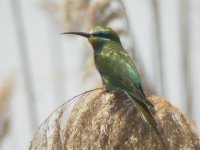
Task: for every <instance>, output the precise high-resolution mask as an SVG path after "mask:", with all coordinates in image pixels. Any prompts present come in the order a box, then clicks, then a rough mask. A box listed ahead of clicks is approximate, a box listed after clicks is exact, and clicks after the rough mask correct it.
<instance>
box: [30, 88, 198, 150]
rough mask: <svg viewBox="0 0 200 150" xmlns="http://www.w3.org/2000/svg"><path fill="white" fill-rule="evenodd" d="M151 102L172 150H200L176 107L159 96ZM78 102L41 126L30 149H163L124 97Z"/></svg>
mask: <svg viewBox="0 0 200 150" xmlns="http://www.w3.org/2000/svg"><path fill="white" fill-rule="evenodd" d="M148 99H149V100H150V101H151V102H152V103H153V104H154V105H155V110H154V113H153V114H154V117H155V118H156V120H157V123H158V127H159V130H160V132H161V133H162V137H163V139H164V140H165V143H166V144H167V145H168V146H169V149H170V150H178V149H184V150H185V149H187V150H188V149H200V140H199V137H198V135H197V130H196V128H195V127H194V125H193V124H192V123H191V122H189V120H188V119H187V118H186V117H185V116H184V115H183V114H182V113H181V112H180V111H179V110H178V109H177V108H176V107H174V106H172V105H171V104H170V103H169V102H168V101H166V100H164V99H162V98H160V97H157V96H148ZM74 101H76V102H74V103H73V105H74V106H73V107H70V106H69V104H68V103H65V104H64V105H62V106H61V107H60V108H58V109H57V110H56V111H55V112H54V113H53V114H52V115H51V116H50V117H49V118H48V119H47V120H46V121H45V122H44V123H43V124H42V125H41V127H40V128H39V130H38V131H37V133H36V135H35V137H34V138H33V140H32V141H31V144H30V147H29V149H45V148H46V149H142V150H143V149H144V150H146V149H153V150H154V149H162V148H163V147H162V145H161V142H160V140H159V137H158V135H157V134H156V132H155V131H154V130H153V129H152V128H150V127H149V126H148V125H147V124H145V123H144V121H143V120H142V119H141V118H140V117H139V116H138V114H137V111H136V109H135V107H134V105H133V103H132V102H131V100H130V99H128V98H127V96H125V95H124V94H122V93H120V92H116V93H107V92H105V91H104V90H96V91H92V92H89V93H87V94H84V95H82V96H79V97H78V98H76V99H74ZM70 105H72V104H70ZM68 108H71V109H72V110H71V111H69V110H68Z"/></svg>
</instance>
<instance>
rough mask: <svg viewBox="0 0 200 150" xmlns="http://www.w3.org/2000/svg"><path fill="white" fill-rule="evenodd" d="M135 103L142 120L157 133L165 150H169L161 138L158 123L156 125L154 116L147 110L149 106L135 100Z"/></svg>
mask: <svg viewBox="0 0 200 150" xmlns="http://www.w3.org/2000/svg"><path fill="white" fill-rule="evenodd" d="M133 102H134V104H135V107H136V108H137V111H138V112H139V114H140V116H141V117H142V119H143V120H144V121H145V122H146V123H147V124H148V125H149V126H151V127H152V128H153V129H154V130H155V131H156V133H157V135H158V136H159V138H160V140H161V143H162V145H163V148H164V150H167V149H168V148H167V146H166V144H165V142H164V140H163V138H162V136H161V133H160V131H159V130H158V128H157V123H156V121H155V119H154V117H153V116H152V114H151V112H150V111H149V109H148V108H147V106H146V105H145V104H143V103H142V102H141V101H139V100H135V99H134V101H133Z"/></svg>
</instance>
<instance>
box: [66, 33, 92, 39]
mask: <svg viewBox="0 0 200 150" xmlns="http://www.w3.org/2000/svg"><path fill="white" fill-rule="evenodd" d="M62 34H75V35H80V36H83V37H86V38H89V37H90V36H91V35H90V34H89V33H85V32H64V33H62Z"/></svg>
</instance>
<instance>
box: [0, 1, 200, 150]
mask: <svg viewBox="0 0 200 150" xmlns="http://www.w3.org/2000/svg"><path fill="white" fill-rule="evenodd" d="M152 1H153V0H152ZM152 1H151V0H129V1H128V0H124V2H125V6H126V10H127V13H128V15H129V19H130V25H131V29H132V31H133V33H134V37H135V41H136V44H137V49H136V53H137V54H138V57H139V58H138V59H140V60H142V62H143V65H144V66H143V67H144V68H143V70H145V73H146V74H147V77H148V79H147V80H149V82H150V84H151V86H152V87H153V88H154V89H155V91H156V93H157V94H158V95H160V96H162V97H165V98H166V99H168V100H169V101H170V102H171V103H172V104H174V105H176V106H177V107H178V108H180V109H181V111H183V112H184V113H185V114H186V115H188V116H191V117H192V120H193V121H194V122H195V124H196V126H197V127H198V129H199V131H200V117H199V114H200V109H199V107H200V101H199V98H200V92H199V89H200V58H199V57H200V1H199V0H190V1H189V0H160V1H159V6H158V8H159V18H160V19H159V20H158V22H159V24H160V26H159V29H158V31H160V34H159V35H158V36H157V35H155V31H156V30H157V28H155V24H154V22H155V21H156V19H155V18H154V17H153V16H154V11H153V8H152ZM187 2H190V3H189V5H186V6H185V7H184V3H187ZM41 3H42V1H41V0H0V83H3V81H4V80H5V79H6V78H7V77H8V76H10V75H13V76H15V84H14V89H13V91H12V94H11V96H10V99H9V116H10V128H9V132H8V135H7V136H6V138H5V139H4V140H3V142H2V144H1V149H3V150H7V149H8V150H10V149H20V150H23V149H27V147H28V144H29V141H30V140H31V138H32V136H33V133H34V131H35V130H36V128H37V127H38V126H39V125H40V124H41V123H42V121H43V120H44V119H45V118H46V117H47V116H48V115H49V114H50V113H51V112H52V111H53V110H55V109H56V108H57V107H58V106H59V105H61V104H62V103H63V102H64V101H66V100H67V99H69V98H70V97H73V96H75V95H77V94H80V93H81V92H84V91H86V90H88V89H92V88H94V82H95V80H94V79H87V80H86V81H84V82H82V80H81V77H80V76H81V72H82V65H81V64H82V63H83V62H84V57H83V55H84V52H83V51H84V49H82V48H81V40H80V38H72V37H66V36H61V35H60V30H58V29H57V26H56V25H55V24H54V22H53V20H52V19H51V17H49V15H48V14H47V12H45V11H44V10H43V9H42V8H41ZM182 6H183V7H182ZM157 40H158V41H159V42H160V45H158V44H155V43H156V42H155V41H157ZM159 48H160V49H161V51H160V53H161V55H162V57H161V60H162V62H160V60H159V59H158V56H159V54H158V53H157V51H156V49H159ZM159 67H161V70H160V69H159ZM160 72H162V74H163V76H162V77H163V79H162V77H161V78H160ZM96 73H97V72H96ZM97 78H99V76H98V75H97ZM186 79H187V80H186ZM161 87H163V88H161ZM187 97H189V99H188V98H187ZM187 100H189V102H190V103H191V106H188V103H189V102H187Z"/></svg>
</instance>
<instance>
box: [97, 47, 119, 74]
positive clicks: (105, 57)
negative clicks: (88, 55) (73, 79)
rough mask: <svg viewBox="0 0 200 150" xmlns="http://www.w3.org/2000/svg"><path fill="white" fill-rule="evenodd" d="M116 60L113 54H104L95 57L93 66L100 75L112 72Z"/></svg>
mask: <svg viewBox="0 0 200 150" xmlns="http://www.w3.org/2000/svg"><path fill="white" fill-rule="evenodd" d="M116 61H117V58H116V57H115V53H114V52H112V51H111V52H106V53H105V52H104V53H100V54H97V55H95V66H96V68H97V70H98V71H99V72H100V73H101V74H107V73H110V72H112V71H113V70H114V69H115V68H116V65H115V64H116Z"/></svg>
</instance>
